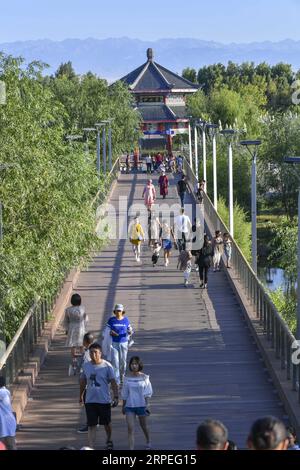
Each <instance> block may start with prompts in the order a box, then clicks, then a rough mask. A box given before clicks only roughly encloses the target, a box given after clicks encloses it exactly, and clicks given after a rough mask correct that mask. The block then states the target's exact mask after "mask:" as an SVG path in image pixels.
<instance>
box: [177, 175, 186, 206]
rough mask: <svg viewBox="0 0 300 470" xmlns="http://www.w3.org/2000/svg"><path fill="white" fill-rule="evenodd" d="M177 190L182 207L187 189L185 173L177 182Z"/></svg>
mask: <svg viewBox="0 0 300 470" xmlns="http://www.w3.org/2000/svg"><path fill="white" fill-rule="evenodd" d="M177 191H178V195H179V197H180V202H181V207H184V199H185V194H186V191H187V183H186V177H185V175H182V177H181V180H179V181H178V183H177Z"/></svg>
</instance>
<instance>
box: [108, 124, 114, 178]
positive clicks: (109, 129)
mask: <svg viewBox="0 0 300 470" xmlns="http://www.w3.org/2000/svg"><path fill="white" fill-rule="evenodd" d="M112 121H113V118H109V119H107V122H108V124H109V127H108V162H109V171H111V170H112V147H111V133H112V128H111V122H112Z"/></svg>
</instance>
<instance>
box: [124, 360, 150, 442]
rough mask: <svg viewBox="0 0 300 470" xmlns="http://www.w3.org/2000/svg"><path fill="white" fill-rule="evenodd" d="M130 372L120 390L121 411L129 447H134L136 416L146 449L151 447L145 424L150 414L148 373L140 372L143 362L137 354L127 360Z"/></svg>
mask: <svg viewBox="0 0 300 470" xmlns="http://www.w3.org/2000/svg"><path fill="white" fill-rule="evenodd" d="M128 367H129V370H130V374H129V375H128V376H126V377H125V379H124V384H123V388H122V392H121V396H122V399H123V408H122V413H123V414H125V416H126V421H127V426H128V441H129V449H130V450H133V449H134V426H135V418H136V416H137V417H138V418H139V423H140V426H141V428H142V431H143V433H144V435H145V438H146V449H151V443H150V433H149V428H148V425H147V420H148V416H149V415H150V411H149V408H148V407H149V404H148V400H149V398H150V397H151V396H152V386H151V382H150V380H149V375H146V374H144V373H143V372H142V370H143V363H142V361H141V359H140V358H139V357H138V356H133V357H132V358H131V359H130V361H129V366H128Z"/></svg>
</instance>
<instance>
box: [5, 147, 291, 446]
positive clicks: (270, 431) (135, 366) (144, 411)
mask: <svg viewBox="0 0 300 470" xmlns="http://www.w3.org/2000/svg"><path fill="white" fill-rule="evenodd" d="M173 160H174V168H175V169H176V170H177V171H179V173H180V179H179V181H178V183H177V192H178V196H179V198H180V201H181V206H182V207H181V210H180V214H178V215H177V216H176V217H175V219H174V223H173V226H171V223H170V221H167V220H165V219H163V220H160V219H159V217H158V216H157V214H156V213H155V210H154V209H153V206H154V203H155V200H156V189H155V186H154V185H153V182H152V180H151V179H148V181H147V184H146V185H145V187H144V190H143V193H142V197H143V198H144V204H145V206H146V207H147V210H148V230H147V233H148V238H149V243H148V246H149V248H150V249H151V263H152V266H153V267H156V266H157V264H158V262H159V258H160V253H161V251H163V260H164V266H165V267H168V265H169V261H170V256H171V252H172V249H173V248H175V250H178V251H179V254H178V262H177V268H178V269H180V270H181V271H182V272H183V278H184V286H185V287H187V286H188V284H189V279H190V274H191V272H192V269H193V266H194V269H195V271H197V272H198V273H199V280H200V288H204V289H205V288H207V284H208V271H209V268H210V267H211V266H212V267H213V271H214V272H216V271H220V269H221V260H222V255H223V254H224V255H225V260H226V264H225V265H226V267H227V268H230V267H231V266H230V261H231V256H232V240H231V237H230V235H229V234H228V233H224V234H223V235H222V233H221V232H220V230H216V231H215V236H214V237H213V239H212V240H210V239H209V237H208V235H207V234H205V232H204V227H203V226H202V227H201V223H200V221H199V220H197V219H194V221H193V224H192V222H191V220H190V218H189V216H188V215H187V214H186V213H185V208H184V204H185V200H186V193H187V191H188V184H187V180H186V177H185V175H184V174H182V167H183V162H182V157H180V156H179V157H177V159H176V160H175V159H173V157H170V158H169V160H167V161H166V160H164V159H163V157H162V155H160V154H158V155H156V156H155V159H154V160H153V158H152V157H151V156H150V155H149V156H148V157H147V158H146V163H147V172H148V173H152V172H153V171H158V172H159V173H160V176H159V178H158V185H159V188H160V196H162V198H163V199H165V198H166V197H167V195H168V188H169V180H168V177H167V175H166V167H165V165H166V163H168V164H170V162H171V165H170V166H168V168H169V169H170V168H171V171H173V170H172V168H173ZM127 163H128V162H127ZM204 190H205V181H201V182H200V183H197V184H196V186H195V188H194V194H195V197H196V199H197V200H198V202H199V203H200V204H202V202H203V192H204ZM129 239H130V242H131V245H132V249H133V252H134V256H135V260H136V262H138V263H139V262H140V261H141V259H140V256H141V244H142V242H143V241H145V230H144V229H143V227H142V225H141V223H140V220H139V218H138V217H135V219H134V221H133V224H131V226H130V230H129ZM193 257H194V264H193ZM88 322H89V319H88V315H87V314H86V311H85V307H84V306H83V305H82V299H81V296H80V295H79V294H77V293H76V294H73V295H72V297H71V306H70V307H68V308H67V309H66V310H65V315H64V320H63V327H64V329H65V332H66V335H67V338H66V346H67V347H68V348H70V353H71V364H70V366H69V371H68V373H69V375H76V374H78V375H79V377H80V379H79V381H80V386H79V403H80V404H81V405H83V406H84V407H85V415H86V422H85V424H84V426H82V427H81V428H80V429H79V430H78V432H80V433H88V445H89V447H85V448H84V449H94V448H95V447H96V432H97V426H98V425H100V426H103V427H104V430H105V434H106V444H105V447H106V449H107V450H112V449H113V448H114V444H113V440H112V424H111V408H115V407H117V406H118V404H119V399H122V414H123V415H124V416H125V419H126V423H127V431H128V447H129V449H130V450H133V449H134V447H135V422H136V418H137V419H138V422H139V425H140V428H141V430H142V432H143V434H144V437H145V446H146V449H151V448H152V445H151V439H150V430H149V423H148V419H149V415H150V404H149V400H150V398H151V396H152V393H153V390H152V385H151V382H150V377H149V375H147V374H145V373H144V372H143V362H142V359H141V358H140V357H139V356H137V355H135V356H132V357H131V358H130V360H129V363H128V367H127V362H128V361H127V356H128V350H129V348H130V347H131V345H132V344H133V342H134V341H133V335H134V330H133V327H132V325H131V323H130V320H129V318H128V317H127V315H126V312H125V308H124V306H123V305H122V304H116V305H115V307H114V310H113V315H112V316H111V317H110V318H109V319H108V321H107V323H106V325H105V328H104V330H103V333H102V336H101V338H100V342H99V341H98V340H96V339H95V338H94V336H93V334H92V333H91V332H89V331H88ZM127 369H128V371H127ZM15 434H16V418H15V415H14V413H13V410H12V407H11V397H10V393H9V391H8V389H7V388H6V387H5V380H4V378H3V377H0V450H2V449H3V450H4V449H16V441H15ZM191 445H193V443H191ZM196 446H197V449H198V450H236V449H237V446H236V444H235V443H234V442H233V441H231V440H230V439H229V434H228V430H227V428H226V427H225V425H224V424H223V423H221V422H220V421H217V420H212V419H208V420H205V421H204V422H203V423H201V424H200V426H199V427H198V429H197V433H196ZM1 447H2V449H1ZM247 447H248V448H249V449H253V450H285V449H291V450H300V447H299V446H298V444H297V438H296V434H295V431H294V429H293V428H286V427H285V425H284V424H283V423H282V422H281V421H280V420H278V419H277V418H274V417H272V416H267V417H264V418H261V419H258V420H257V421H256V422H255V423H254V424H253V426H252V428H251V430H250V432H249V437H248V441H247Z"/></svg>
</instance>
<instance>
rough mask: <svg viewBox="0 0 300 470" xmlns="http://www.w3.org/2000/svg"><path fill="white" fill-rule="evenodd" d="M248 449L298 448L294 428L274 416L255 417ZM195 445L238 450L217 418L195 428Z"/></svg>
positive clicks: (210, 448)
mask: <svg viewBox="0 0 300 470" xmlns="http://www.w3.org/2000/svg"><path fill="white" fill-rule="evenodd" d="M245 444H246V446H247V448H248V449H249V450H300V447H299V445H298V443H297V437H296V433H295V429H294V428H293V427H292V426H288V427H286V426H285V425H284V423H283V422H282V421H280V420H279V419H278V418H276V417H274V416H264V417H262V418H259V419H257V420H256V421H255V422H254V423H253V425H252V426H251V429H250V432H249V435H248V439H247V443H245ZM196 445H197V449H198V450H199V451H201V450H238V447H237V445H236V444H235V442H234V441H232V440H230V439H229V433H228V430H227V428H226V426H225V425H224V424H223V423H222V422H221V421H218V420H214V419H207V420H205V421H203V423H201V424H200V425H199V427H198V429H197V434H196Z"/></svg>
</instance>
